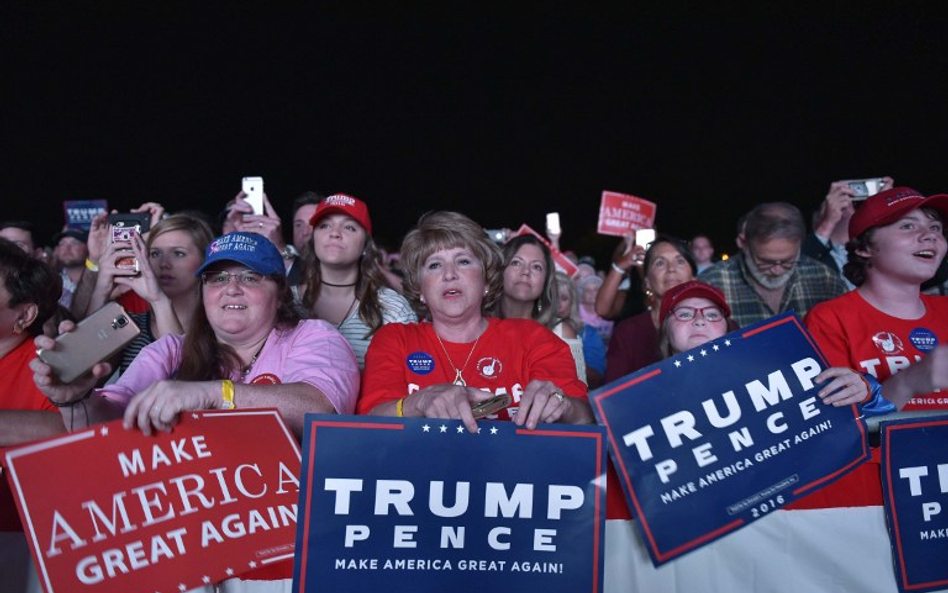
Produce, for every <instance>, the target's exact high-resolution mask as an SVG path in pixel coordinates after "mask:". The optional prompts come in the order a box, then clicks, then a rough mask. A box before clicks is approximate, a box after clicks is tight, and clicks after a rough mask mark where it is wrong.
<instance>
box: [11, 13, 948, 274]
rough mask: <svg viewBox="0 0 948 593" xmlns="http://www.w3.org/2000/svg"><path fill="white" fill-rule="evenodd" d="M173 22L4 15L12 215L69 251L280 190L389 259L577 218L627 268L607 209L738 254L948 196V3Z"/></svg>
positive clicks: (583, 247) (187, 18)
mask: <svg viewBox="0 0 948 593" xmlns="http://www.w3.org/2000/svg"><path fill="white" fill-rule="evenodd" d="M154 4H155V5H139V4H138V3H107V4H101V3H98V4H90V5H83V6H76V5H74V4H70V5H69V6H68V7H62V6H58V5H56V4H52V3H36V4H33V3H31V4H28V5H27V4H25V3H23V4H22V5H18V4H9V3H7V4H5V5H4V7H3V8H2V9H0V44H2V45H0V50H2V52H3V54H2V55H3V56H4V57H3V60H2V64H3V65H2V69H3V80H4V84H3V87H4V90H3V95H2V96H3V109H2V126H3V127H2V129H3V131H4V132H3V134H2V138H3V140H2V142H3V159H2V160H3V175H2V176H0V192H2V195H3V197H4V210H5V211H4V215H3V218H26V219H30V220H32V221H34V222H35V223H37V224H39V225H40V230H41V232H40V239H41V240H48V237H49V236H50V235H52V233H53V232H55V231H56V230H57V229H58V227H59V226H61V225H62V223H63V217H62V207H61V202H62V200H65V199H91V198H105V199H107V200H109V203H110V206H112V207H115V208H118V209H120V210H127V209H129V208H131V207H133V206H136V205H138V204H140V203H142V202H144V201H149V200H157V201H160V202H162V203H163V204H165V206H166V207H167V208H168V209H169V210H176V209H180V208H192V207H198V208H201V209H204V210H206V211H208V212H212V213H216V212H217V211H219V210H220V208H221V207H222V206H223V204H224V203H225V202H226V201H227V200H228V199H229V198H231V197H233V195H234V194H236V192H237V191H238V190H239V187H240V178H241V177H242V176H243V175H262V176H263V177H264V178H265V182H266V189H267V193H268V195H269V196H270V198H271V201H273V202H274V204H275V206H276V207H277V209H278V210H279V211H280V213H281V214H282V215H283V216H284V220H285V224H286V226H287V227H289V224H288V218H289V216H290V212H289V204H290V202H291V201H292V200H293V198H295V197H296V196H297V195H298V194H300V193H301V192H303V191H305V190H308V189H315V190H318V191H321V192H324V193H325V192H339V191H342V192H347V193H352V194H354V195H356V196H359V197H361V198H363V199H364V200H366V201H367V202H368V203H369V204H370V207H371V211H372V217H373V221H374V225H375V227H376V236H377V238H379V239H381V241H382V242H383V243H385V244H389V245H397V243H398V241H399V240H400V239H401V237H402V235H403V234H404V233H405V232H406V231H407V230H408V229H409V228H410V227H411V225H412V224H413V223H414V221H415V220H416V219H417V217H418V216H419V215H420V214H421V213H423V212H424V211H426V210H430V209H455V210H460V211H462V212H465V213H467V214H469V215H471V216H472V217H474V218H475V219H476V220H478V221H479V222H480V223H482V224H483V225H484V226H485V227H488V228H490V227H503V226H507V227H513V228H516V227H517V226H519V224H520V223H522V222H526V223H528V224H530V225H531V226H533V227H534V228H536V229H538V230H542V228H543V222H544V217H543V215H544V213H545V212H547V211H551V210H557V211H559V212H560V213H561V216H562V218H563V228H564V236H563V240H562V244H563V247H564V248H573V249H576V250H577V251H580V252H584V253H593V254H595V255H597V256H599V257H600V258H602V259H601V260H600V261H601V262H603V263H602V265H604V261H603V260H604V258H605V254H607V253H608V251H609V250H610V249H611V247H612V245H613V244H614V243H615V240H614V239H612V238H601V237H597V236H596V235H595V233H594V229H595V224H596V219H597V216H598V205H599V197H600V194H601V192H602V190H604V189H609V190H614V191H620V192H625V193H633V194H636V195H640V196H643V197H646V198H648V199H651V200H653V201H656V202H658V204H659V211H658V226H659V228H660V230H663V231H666V232H671V233H674V234H677V235H680V236H683V237H690V236H691V235H693V234H695V233H698V232H705V233H709V234H710V235H711V236H712V238H713V239H714V240H715V241H716V242H717V243H719V244H721V246H723V247H725V248H732V245H733V236H734V224H735V220H736V218H737V217H738V215H740V214H741V213H742V212H743V211H745V210H747V209H748V208H749V207H751V206H752V205H753V204H755V203H757V202H760V201H768V200H787V201H792V202H794V203H796V204H798V205H799V206H800V207H801V208H802V209H803V210H804V212H805V214H807V215H809V214H810V212H811V211H812V210H813V209H814V208H815V207H816V206H817V205H818V204H819V202H820V200H821V199H822V197H823V196H824V195H825V193H826V190H827V188H828V186H829V183H830V182H831V181H833V180H835V179H842V178H853V177H870V176H880V175H886V174H888V175H892V176H893V177H895V179H896V181H897V182H898V183H899V184H904V185H910V186H913V187H916V188H917V189H919V190H921V191H922V192H924V193H936V192H939V191H948V182H946V180H945V179H944V176H943V174H942V170H943V163H944V160H945V156H944V149H943V143H944V141H945V138H946V134H945V132H946V123H948V115H946V110H945V102H946V99H945V95H944V93H943V90H944V87H945V83H944V82H943V80H944V77H945V75H946V68H945V66H946V60H948V59H946V52H945V49H946V48H945V45H946V44H945V41H944V39H945V37H946V35H948V28H946V25H948V22H946V20H948V19H946V18H945V17H943V16H940V15H936V10H935V6H936V5H934V4H932V5H926V4H910V3H909V4H905V3H900V4H899V5H898V7H896V5H894V4H893V5H888V6H887V7H886V8H880V7H873V5H871V4H866V3H861V4H853V5H850V6H842V5H833V4H824V5H822V6H821V8H820V9H819V11H818V12H817V11H815V10H814V11H806V10H802V9H799V8H792V7H789V6H783V5H780V6H768V7H760V6H757V5H755V4H752V5H749V6H747V7H745V8H744V9H743V10H736V9H730V10H725V9H723V8H718V7H717V6H714V5H710V4H709V7H706V8H704V9H703V10H700V11H697V10H685V9H680V10H676V9H672V8H668V7H667V6H665V7H663V8H660V9H659V8H654V7H649V6H648V5H637V4H638V3H633V2H627V3H622V4H621V7H616V6H611V5H608V4H589V5H588V6H586V7H584V8H583V10H579V9H576V8H570V9H566V8H556V7H555V5H554V6H550V5H544V4H536V5H532V6H531V7H524V8H511V7H510V6H504V7H500V6H498V7H490V6H489V5H484V4H482V3H478V4H474V3H471V4H453V3H442V4H441V5H426V6H425V8H418V7H413V6H411V5H403V4H402V3H393V4H397V7H395V8H387V9H380V7H379V6H377V5H375V4H359V3H347V4H345V5H344V6H343V7H335V6H333V5H328V4H323V3H314V5H315V6H316V7H311V8H306V9H299V8H295V9H292V10H291V9H289V8H286V9H280V8H279V5H270V6H269V7H268V8H267V9H266V10H263V9H249V10H248V9H242V8H237V7H236V5H230V6H228V5H216V6H209V5H200V6H193V5H183V4H182V5H178V4H170V5H168V4H162V3H154ZM437 6H441V8H437ZM564 6H565V5H564ZM225 7H226V8H225ZM940 12H942V13H944V11H940Z"/></svg>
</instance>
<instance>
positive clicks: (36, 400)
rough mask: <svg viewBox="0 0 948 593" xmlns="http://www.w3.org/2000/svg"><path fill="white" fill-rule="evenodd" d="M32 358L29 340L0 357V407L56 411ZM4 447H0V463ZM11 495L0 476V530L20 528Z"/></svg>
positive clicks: (32, 350) (34, 349)
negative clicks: (41, 386)
mask: <svg viewBox="0 0 948 593" xmlns="http://www.w3.org/2000/svg"><path fill="white" fill-rule="evenodd" d="M34 358H36V347H35V346H34V345H33V340H32V339H27V340H24V342H23V343H22V344H20V345H19V346H17V347H16V348H14V349H13V351H12V352H10V353H9V354H7V355H6V356H4V357H3V358H0V377H2V381H3V387H0V410H34V411H36V410H46V411H49V412H54V413H56V414H58V413H59V408H57V407H56V406H54V405H53V404H52V403H51V402H50V401H49V400H48V399H46V396H45V395H43V393H42V392H41V391H40V390H39V389H37V387H36V383H34V382H33V371H31V370H30V367H29V364H30V361H31V360H33V359H34ZM5 452H6V448H4V447H0V463H2V460H3V455H4V453H5ZM21 530H22V527H21V525H20V519H19V516H18V515H17V512H16V503H14V501H13V494H12V493H11V492H10V488H9V486H8V485H7V481H6V480H5V479H0V531H21Z"/></svg>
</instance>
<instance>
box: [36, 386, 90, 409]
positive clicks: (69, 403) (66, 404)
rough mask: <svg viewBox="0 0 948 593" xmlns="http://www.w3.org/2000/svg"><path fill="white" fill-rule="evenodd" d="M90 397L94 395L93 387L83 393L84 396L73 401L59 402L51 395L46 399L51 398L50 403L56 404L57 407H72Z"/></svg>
mask: <svg viewBox="0 0 948 593" xmlns="http://www.w3.org/2000/svg"><path fill="white" fill-rule="evenodd" d="M90 397H92V390H91V389H90V390H89V392H88V393H86V394H85V395H83V396H82V397H80V398H79V399H77V400H74V401H71V402H58V401H56V400H54V399H52V398H50V397H47V398H46V399H48V400H49V403H51V404H53V405H54V406H56V407H57V408H71V407H73V406H74V405H76V404H80V403H82V402H84V401H86V400H87V399H89V398H90Z"/></svg>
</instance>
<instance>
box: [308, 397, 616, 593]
mask: <svg viewBox="0 0 948 593" xmlns="http://www.w3.org/2000/svg"><path fill="white" fill-rule="evenodd" d="M478 426H479V427H480V428H479V431H478V433H477V434H472V433H469V432H467V430H466V429H465V428H464V426H463V425H462V424H461V422H460V421H457V420H437V419H425V418H375V417H365V416H323V415H307V416H306V427H305V430H304V433H303V468H302V476H301V478H300V505H299V507H300V513H301V517H300V518H299V520H298V530H297V539H296V545H297V548H296V550H297V554H296V558H295V565H294V569H293V591H296V592H300V593H302V592H311V593H315V592H317V591H413V592H424V591H432V592H434V591H439V592H440V591H451V590H468V589H470V584H471V583H472V582H477V584H478V587H479V588H486V589H488V590H490V591H491V593H501V592H504V591H511V592H513V591H516V592H517V593H523V592H524V591H544V593H555V592H560V591H562V592H563V593H567V592H569V593H574V592H576V591H593V592H597V591H601V589H602V568H603V554H602V546H603V540H604V526H605V467H606V466H605V463H606V442H605V431H604V430H603V429H602V428H600V427H598V426H565V425H540V426H538V427H537V428H536V429H535V430H527V429H524V428H518V427H517V426H516V425H514V424H513V423H512V422H488V421H481V422H479V423H478Z"/></svg>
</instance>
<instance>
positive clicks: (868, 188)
mask: <svg viewBox="0 0 948 593" xmlns="http://www.w3.org/2000/svg"><path fill="white" fill-rule="evenodd" d="M885 182H886V180H885V178H884V177H869V178H866V179H846V180H844V181H843V182H842V183H845V184H846V185H847V187H849V189H850V190H852V195H851V196H850V199H851V200H852V201H853V202H861V201H863V200H866V199H867V198H869V197H870V196H874V195H876V194H877V193H879V192H880V191H882V190H883V189H884V187H885Z"/></svg>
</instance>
